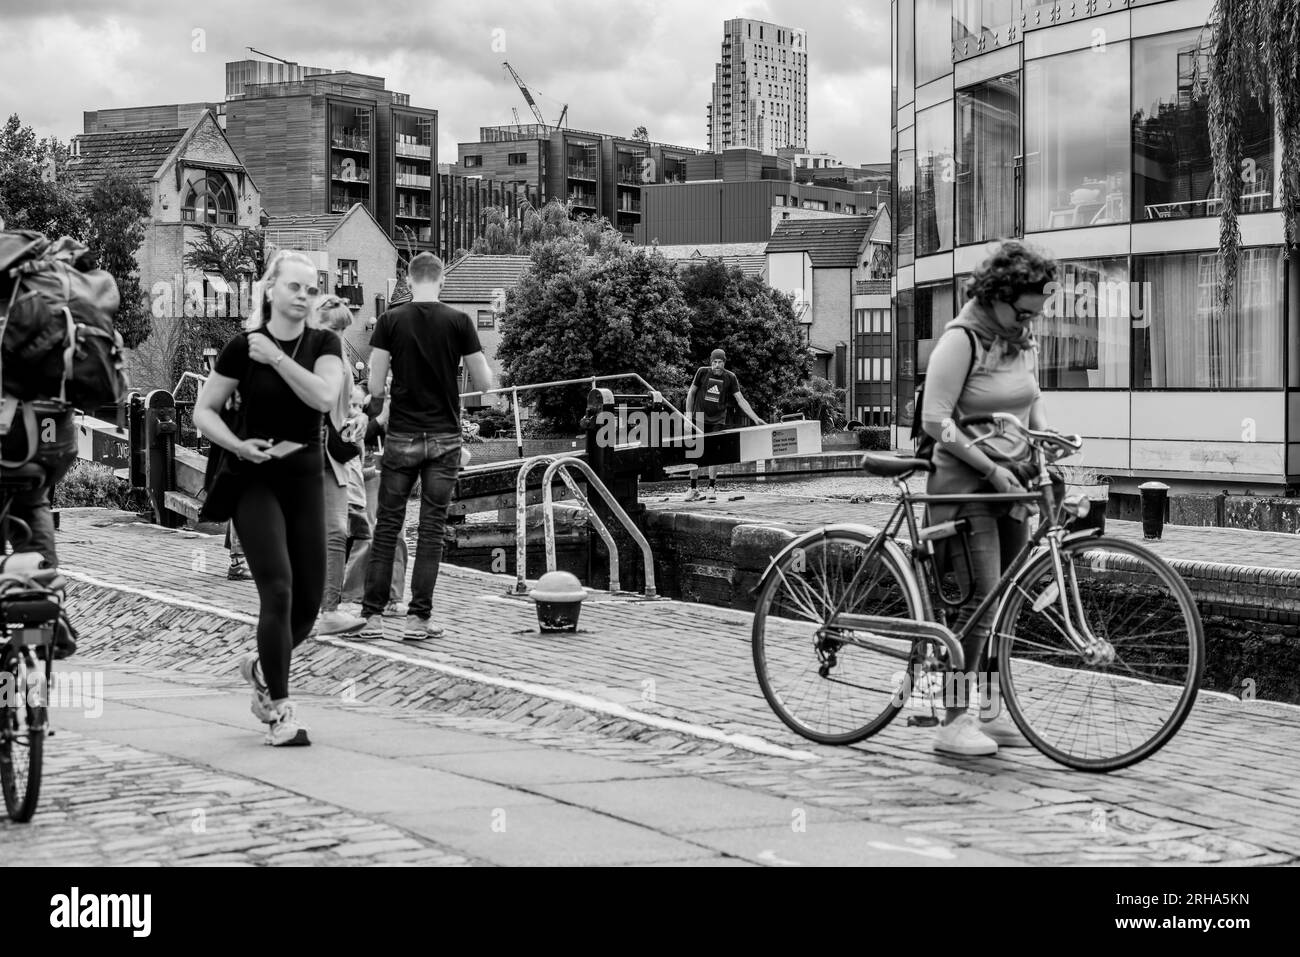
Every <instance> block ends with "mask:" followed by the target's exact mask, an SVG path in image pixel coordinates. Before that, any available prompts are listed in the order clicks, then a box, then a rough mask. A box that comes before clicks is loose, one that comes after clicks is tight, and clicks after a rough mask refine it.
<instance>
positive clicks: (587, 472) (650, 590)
mask: <svg viewBox="0 0 1300 957" xmlns="http://www.w3.org/2000/svg"><path fill="white" fill-rule="evenodd" d="M574 466H576V467H577V468H578V470H579V471H580V472H582V474H583V475H584V476H586V479H587V485H588V486H589V487H591V488H594V489H595V490H596V491H598V492H599V493H600V496H601V498H603V499H604V500H605V504H606V505H607V506H609V510H610V511H611V512H613V513H614V516H615V517H616V518H617V519H618V520H619V522H621V523H622V525H623V528H624V529H625V530H626V531H627V533H628V534H629V535H631V536H632V538H633V540H634V541H635V542H636V543H637V545H639V546H640V547H641V555H642V558H643V559H644V560H645V595H646V597H647V598H654V597H656V595H657V592H656V591H655V563H654V556H653V555H652V554H651V552H650V543H649V542H648V541H646V537H645V536H644V535H642V534H641V530H640V529H639V528H637V527H636V523H635V522H633V521H632V519H631V518H629V517H628V514H627V512H625V511H623V507H622V506H621V505H619V504H618V500H617V499H615V498H614V496H613V495H612V494H611V493H610V491H609V489H607V488H606V487H605V483H604V482H602V481H601V480H600V479H599V478H597V477H596V473H595V472H594V471H593V470H592V468H591V466H590V465H588V464H587V463H586V462H584V461H582V459H575V458H573V457H572V456H568V457H565V458H562V459H559V460H558V461H555V462H552V463H551V464H550V465H549V466H548V467H547V469H546V472H545V474H543V476H542V521H543V523H544V528H545V534H546V539H547V542H548V546H547V566H548V567H547V570H548V571H554V570H555V567H554V555H555V553H554V540H555V516H554V515H553V514H552V504H553V503H552V499H551V480H552V479H554V477H555V473H556V472H557V471H561V470H567V469H569V468H571V467H574ZM570 488H573V486H570ZM583 507H584V508H585V510H586V512H587V516H588V518H595V512H594V510H593V509H592V508H591V503H590V502H588V501H586V500H585V499H583ZM596 522H597V523H598V522H599V519H596ZM617 556H618V549H617V547H611V548H610V590H611V591H616V590H617V588H616V587H615V578H616V572H615V570H616V569H617V567H618V566H617V562H618V557H617Z"/></svg>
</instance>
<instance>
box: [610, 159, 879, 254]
mask: <svg viewBox="0 0 1300 957" xmlns="http://www.w3.org/2000/svg"><path fill="white" fill-rule="evenodd" d="M794 175H795V167H794V165H793V163H791V162H790V161H789V160H785V159H781V158H780V157H778V156H775V155H768V154H763V153H760V152H759V151H758V150H752V149H746V148H736V149H729V150H726V151H724V152H722V153H702V154H700V155H698V156H694V157H691V158H689V159H688V160H687V161H686V181H685V182H679V183H668V184H663V185H654V186H646V187H644V188H643V189H642V204H641V221H640V222H639V223H638V224H637V225H636V226H635V230H634V233H633V239H634V241H635V242H637V243H638V244H640V245H649V244H651V243H659V244H661V245H666V246H681V245H692V244H705V245H712V244H715V243H759V242H766V241H767V240H768V239H770V238H771V236H772V233H773V231H774V230H775V229H776V228H777V226H778V225H779V224H780V223H782V222H786V221H789V220H802V219H818V218H824V217H837V216H860V215H864V214H867V213H872V212H874V211H875V209H876V206H875V205H874V204H873V197H872V195H871V194H869V193H860V192H856V191H853V190H847V189H837V188H835V187H830V186H811V185H805V184H801V183H797V182H795V181H794Z"/></svg>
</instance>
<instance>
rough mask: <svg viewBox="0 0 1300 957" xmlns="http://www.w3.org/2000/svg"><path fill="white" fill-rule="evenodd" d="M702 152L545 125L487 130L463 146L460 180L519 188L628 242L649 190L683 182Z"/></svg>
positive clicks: (486, 128)
mask: <svg viewBox="0 0 1300 957" xmlns="http://www.w3.org/2000/svg"><path fill="white" fill-rule="evenodd" d="M699 152H700V151H699V150H695V149H691V148H690V147H685V146H670V145H668V144H665V143H652V142H648V141H644V140H636V139H630V138H623V137H618V136H612V135H610V134H607V133H591V132H586V131H583V130H570V129H563V128H558V127H552V126H542V125H539V124H531V125H529V124H521V125H519V126H496V127H483V128H482V129H481V130H480V131H479V142H477V143H461V144H460V146H459V153H460V158H459V161H458V172H460V173H461V174H464V175H466V176H481V177H482V178H483V179H485V180H492V181H494V182H498V183H513V184H519V185H520V186H522V187H523V188H525V189H527V190H529V191H530V192H534V193H536V194H537V195H538V196H539V197H540V200H541V202H543V203H547V202H550V201H551V200H553V199H555V200H559V201H560V202H568V203H571V204H572V207H573V213H574V215H579V216H583V215H585V216H592V217H600V216H603V217H605V218H607V219H608V220H609V221H610V223H611V224H613V226H614V227H615V228H616V229H618V230H619V232H621V233H623V235H624V236H626V237H628V238H629V239H630V238H632V235H633V232H634V230H635V229H636V227H637V225H638V224H639V223H640V222H641V216H642V195H643V190H644V189H645V188H646V187H648V186H651V185H654V184H660V183H675V182H684V181H685V179H686V162H687V160H689V159H690V158H691V157H692V156H695V155H697V154H698V153H699Z"/></svg>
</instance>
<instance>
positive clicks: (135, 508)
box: [53, 461, 149, 512]
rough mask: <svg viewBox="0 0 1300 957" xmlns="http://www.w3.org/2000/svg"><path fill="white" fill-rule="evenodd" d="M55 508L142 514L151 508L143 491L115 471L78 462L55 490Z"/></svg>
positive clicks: (92, 463)
mask: <svg viewBox="0 0 1300 957" xmlns="http://www.w3.org/2000/svg"><path fill="white" fill-rule="evenodd" d="M53 504H54V507H55V508H111V509H117V510H118V511H123V512H142V511H145V510H147V509H148V508H149V502H148V498H147V496H146V495H145V492H144V490H143V489H133V488H131V486H130V485H129V484H128V483H127V482H125V481H123V480H122V479H120V478H118V477H117V476H115V475H114V474H113V470H112V469H110V468H107V467H105V466H103V465H96V464H95V463H94V462H85V461H79V462H77V464H76V465H74V466H73V467H72V468H71V469H69V470H68V474H67V475H65V476H64V477H63V479H62V480H61V481H60V482H59V484H58V485H56V486H55V487H54V503H53Z"/></svg>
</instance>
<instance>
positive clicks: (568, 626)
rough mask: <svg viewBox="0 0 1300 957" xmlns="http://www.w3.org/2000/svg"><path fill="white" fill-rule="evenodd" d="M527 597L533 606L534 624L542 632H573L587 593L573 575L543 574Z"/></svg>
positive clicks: (563, 573)
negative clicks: (535, 611) (530, 598)
mask: <svg viewBox="0 0 1300 957" xmlns="http://www.w3.org/2000/svg"><path fill="white" fill-rule="evenodd" d="M531 597H532V599H533V601H535V602H536V603H537V624H538V627H539V628H540V629H541V630H542V631H543V632H547V631H577V630H578V616H579V615H580V614H582V600H583V599H584V598H586V597H587V590H586V589H585V588H583V587H582V582H580V581H578V577H577V576H576V575H572V574H570V573H569V572H547V573H546V574H545V575H543V576H542V577H541V578H539V579H538V580H537V584H536V585H535V586H534V587H533V590H532V593H531Z"/></svg>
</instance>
